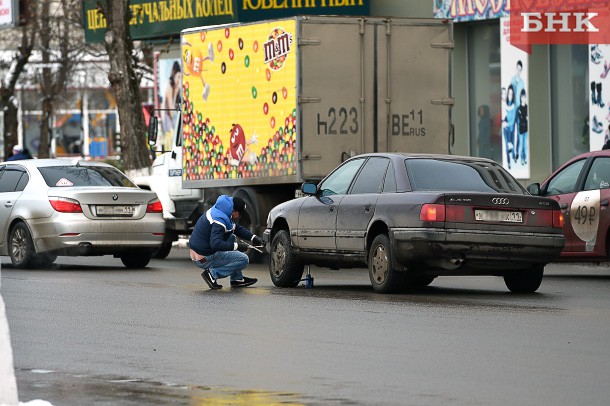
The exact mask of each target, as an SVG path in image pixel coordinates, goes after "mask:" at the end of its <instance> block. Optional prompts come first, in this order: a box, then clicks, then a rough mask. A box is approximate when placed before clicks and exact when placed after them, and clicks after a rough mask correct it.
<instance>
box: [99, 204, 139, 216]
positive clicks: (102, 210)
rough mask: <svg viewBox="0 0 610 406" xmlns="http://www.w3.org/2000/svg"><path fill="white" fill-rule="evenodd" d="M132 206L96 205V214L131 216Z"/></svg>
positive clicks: (133, 209) (133, 208)
mask: <svg viewBox="0 0 610 406" xmlns="http://www.w3.org/2000/svg"><path fill="white" fill-rule="evenodd" d="M134 211H135V207H134V206H97V215H98V216H125V217H131V216H133V212H134Z"/></svg>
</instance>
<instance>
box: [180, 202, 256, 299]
mask: <svg viewBox="0 0 610 406" xmlns="http://www.w3.org/2000/svg"><path fill="white" fill-rule="evenodd" d="M244 210H246V202H245V201H244V200H243V199H241V198H239V197H230V196H227V195H221V196H219V197H218V199H217V200H216V203H215V204H214V206H212V208H211V209H209V210H208V211H206V213H205V215H204V216H201V217H200V218H199V220H197V224H195V229H194V230H193V233H192V234H191V238H190V239H189V248H190V255H191V259H192V260H193V262H195V265H197V266H198V267H199V268H202V269H203V272H202V273H201V276H202V277H203V280H205V282H206V283H207V284H208V286H209V287H210V288H211V289H221V288H222V285H219V284H218V282H217V281H216V280H217V279H221V278H226V277H227V276H230V277H231V286H232V287H244V286H250V285H252V284H254V283H256V282H257V279H255V278H248V277H246V276H243V275H242V270H243V269H245V268H246V266H248V262H249V261H248V256H247V255H246V254H244V253H243V252H242V251H246V250H247V249H248V245H247V244H245V243H244V242H242V241H237V238H236V237H239V238H241V239H244V240H247V241H251V242H252V244H253V245H254V246H262V245H263V241H262V240H261V239H260V238H259V237H257V236H256V235H254V234H252V233H251V232H250V231H249V230H247V229H245V228H244V227H242V226H240V225H239V224H237V223H235V220H239V216H240V215H241V213H242V212H243V211H244Z"/></svg>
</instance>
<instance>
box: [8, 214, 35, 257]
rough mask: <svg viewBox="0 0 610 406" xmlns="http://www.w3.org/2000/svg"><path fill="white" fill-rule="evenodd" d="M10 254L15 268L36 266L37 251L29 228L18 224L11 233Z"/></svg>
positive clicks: (9, 241) (21, 223)
mask: <svg viewBox="0 0 610 406" xmlns="http://www.w3.org/2000/svg"><path fill="white" fill-rule="evenodd" d="M8 254H9V256H10V257H11V262H12V263H13V265H14V266H15V268H20V269H24V268H30V267H32V266H35V259H36V251H35V250H34V243H33V242H32V236H31V235H30V230H29V229H28V226H27V225H26V224H25V223H23V222H20V223H17V224H15V226H14V227H13V229H12V230H11V232H10V235H9V239H8Z"/></svg>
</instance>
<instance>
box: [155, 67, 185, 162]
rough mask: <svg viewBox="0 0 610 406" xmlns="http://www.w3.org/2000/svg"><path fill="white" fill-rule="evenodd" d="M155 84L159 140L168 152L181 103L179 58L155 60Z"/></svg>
mask: <svg viewBox="0 0 610 406" xmlns="http://www.w3.org/2000/svg"><path fill="white" fill-rule="evenodd" d="M156 62H157V66H156V78H155V79H156V82H157V86H155V88H156V89H157V92H158V93H157V99H156V100H157V104H158V105H156V106H155V108H156V109H158V110H159V111H158V114H157V116H158V117H159V121H160V128H159V131H160V137H159V138H160V139H161V140H162V142H163V149H164V150H165V151H169V150H171V148H172V136H173V134H174V128H175V125H176V120H177V118H178V116H179V114H178V111H177V110H176V109H177V108H180V103H181V102H182V92H181V91H180V88H181V82H182V67H181V65H180V58H174V59H161V58H159V59H157V61H156Z"/></svg>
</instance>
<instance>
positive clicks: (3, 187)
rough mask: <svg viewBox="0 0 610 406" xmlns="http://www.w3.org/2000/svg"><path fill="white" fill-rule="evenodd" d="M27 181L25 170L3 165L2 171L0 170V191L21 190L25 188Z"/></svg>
mask: <svg viewBox="0 0 610 406" xmlns="http://www.w3.org/2000/svg"><path fill="white" fill-rule="evenodd" d="M22 178H23V181H22ZM27 181H28V175H27V174H26V173H25V171H23V170H21V169H17V168H7V167H5V168H4V170H3V171H0V193H6V192H15V191H17V192H21V191H22V190H23V189H24V188H25V185H26V184H27Z"/></svg>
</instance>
